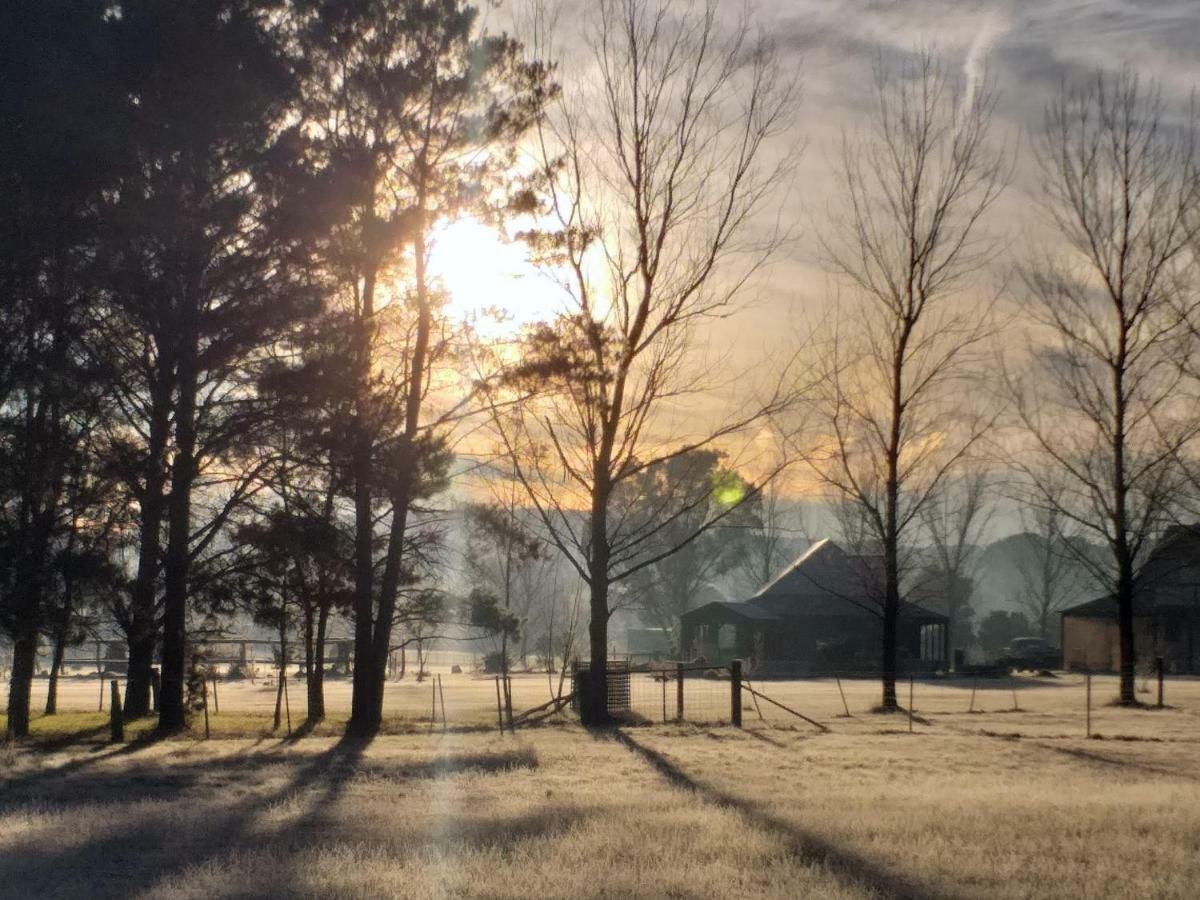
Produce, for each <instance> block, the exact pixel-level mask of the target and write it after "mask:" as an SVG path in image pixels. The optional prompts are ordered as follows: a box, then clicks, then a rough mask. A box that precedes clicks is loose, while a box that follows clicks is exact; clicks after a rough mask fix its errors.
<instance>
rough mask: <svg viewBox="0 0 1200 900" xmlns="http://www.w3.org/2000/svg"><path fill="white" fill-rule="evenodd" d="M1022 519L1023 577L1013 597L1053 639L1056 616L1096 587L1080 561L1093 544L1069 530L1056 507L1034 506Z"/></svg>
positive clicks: (1044, 634)
mask: <svg viewBox="0 0 1200 900" xmlns="http://www.w3.org/2000/svg"><path fill="white" fill-rule="evenodd" d="M1021 518H1022V520H1023V522H1024V533H1023V535H1022V536H1023V538H1024V540H1023V541H1022V543H1021V546H1020V547H1019V549H1020V555H1019V556H1018V558H1017V571H1018V573H1019V575H1020V579H1021V580H1020V584H1019V586H1018V587H1017V589H1016V592H1015V593H1014V596H1013V600H1014V601H1015V602H1016V604H1017V606H1018V607H1020V609H1021V611H1022V612H1023V613H1025V615H1027V616H1028V617H1029V621H1030V622H1031V623H1032V624H1033V625H1034V627H1035V628H1036V629H1037V633H1038V635H1039V636H1040V637H1042V638H1045V639H1046V640H1053V639H1054V637H1053V635H1052V627H1051V626H1052V623H1053V620H1054V617H1055V616H1057V615H1058V614H1059V613H1061V612H1062V611H1063V610H1064V609H1066V608H1067V607H1069V606H1071V605H1073V604H1075V603H1079V602H1081V601H1082V600H1084V599H1086V598H1087V596H1088V591H1090V590H1096V589H1097V588H1096V587H1095V582H1094V580H1093V579H1092V578H1091V577H1090V573H1089V572H1088V570H1087V569H1086V568H1085V567H1084V566H1083V565H1082V564H1081V563H1080V561H1079V557H1080V556H1081V555H1085V554H1087V551H1088V550H1089V549H1090V548H1091V547H1092V546H1093V545H1090V544H1083V543H1081V542H1079V541H1078V539H1077V538H1075V537H1074V536H1073V535H1072V534H1071V533H1070V531H1069V530H1068V529H1069V527H1070V523H1069V522H1068V521H1067V520H1066V518H1065V517H1064V516H1063V515H1062V513H1060V512H1059V511H1058V510H1057V509H1055V508H1054V507H1053V506H1043V507H1032V508H1030V509H1028V510H1024V511H1022V516H1021ZM1088 555H1090V554H1088Z"/></svg>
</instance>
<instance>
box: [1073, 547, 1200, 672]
mask: <svg viewBox="0 0 1200 900" xmlns="http://www.w3.org/2000/svg"><path fill="white" fill-rule="evenodd" d="M1133 645H1134V652H1135V654H1136V655H1137V658H1138V659H1139V660H1147V659H1154V658H1155V657H1159V656H1161V657H1162V658H1163V666H1164V668H1165V669H1166V671H1168V672H1176V673H1192V674H1195V673H1197V672H1200V525H1188V526H1183V525H1180V526H1176V527H1174V528H1171V529H1169V530H1168V531H1167V533H1166V534H1165V535H1164V536H1163V538H1162V540H1161V541H1159V542H1158V544H1157V545H1156V546H1155V548H1154V550H1153V551H1152V552H1151V554H1150V557H1149V558H1148V559H1147V560H1146V562H1145V564H1144V565H1143V566H1142V567H1141V569H1140V571H1139V572H1138V575H1137V578H1136V580H1135V582H1134V598H1133ZM1062 648H1063V665H1064V667H1066V668H1067V669H1077V670H1083V671H1091V672H1115V671H1117V669H1118V668H1119V667H1120V663H1121V644H1120V630H1119V628H1118V625H1117V598H1116V597H1115V596H1111V595H1110V596H1107V597H1099V598H1097V599H1095V600H1089V601H1088V602H1086V603H1081V604H1079V605H1078V606H1073V607H1071V608H1070V609H1067V610H1064V611H1063V613H1062Z"/></svg>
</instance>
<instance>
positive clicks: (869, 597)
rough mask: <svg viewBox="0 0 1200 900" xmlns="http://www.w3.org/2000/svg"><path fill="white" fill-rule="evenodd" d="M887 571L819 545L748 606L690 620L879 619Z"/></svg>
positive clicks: (702, 612)
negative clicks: (848, 617)
mask: <svg viewBox="0 0 1200 900" xmlns="http://www.w3.org/2000/svg"><path fill="white" fill-rule="evenodd" d="M882 571H883V566H882V565H881V561H880V560H879V558H878V557H873V556H856V555H853V554H850V553H847V552H846V551H844V550H843V549H842V548H841V547H839V546H838V545H837V544H835V543H834V542H833V541H830V540H823V541H818V542H817V543H815V544H813V545H812V546H811V547H809V548H808V550H806V551H805V552H804V553H803V554H802V555H801V556H800V558H799V559H797V560H796V561H795V562H793V563H792V564H791V565H790V566H788V567H787V568H786V569H784V570H783V572H782V573H781V574H780V575H779V576H778V577H777V578H775V579H774V580H773V581H771V582H770V583H769V584H767V585H766V586H765V587H764V588H762V589H761V590H760V591H758V592H757V593H756V594H755V595H754V596H752V597H751V598H750V599H749V600H747V601H746V602H745V603H726V602H714V603H707V604H704V605H703V606H699V607H697V608H695V609H693V610H691V611H690V612H688V613H687V614H686V615H685V616H684V618H697V619H700V618H710V617H712V616H714V615H720V614H724V615H725V616H729V617H737V618H740V619H742V620H745V621H756V622H761V621H786V620H795V619H806V618H811V617H817V616H820V617H838V618H842V617H845V616H854V617H864V618H866V617H870V618H878V616H879V612H880V608H881V605H882V604H881V601H882V597H883V592H882V590H881V589H880V585H881V584H882ZM900 615H901V616H903V617H904V618H905V619H906V620H908V621H913V620H914V619H915V620H918V621H924V622H945V621H947V620H946V617H945V616H943V615H942V614H941V613H936V612H932V611H931V610H927V609H925V608H923V607H921V606H918V605H916V604H914V603H907V602H903V601H902V602H901V604H900Z"/></svg>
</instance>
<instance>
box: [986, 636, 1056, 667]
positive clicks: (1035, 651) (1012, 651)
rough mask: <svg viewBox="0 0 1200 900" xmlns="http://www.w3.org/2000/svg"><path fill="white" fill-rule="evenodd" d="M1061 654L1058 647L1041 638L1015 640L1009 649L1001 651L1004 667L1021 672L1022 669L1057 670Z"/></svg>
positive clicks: (1001, 660)
mask: <svg viewBox="0 0 1200 900" xmlns="http://www.w3.org/2000/svg"><path fill="white" fill-rule="evenodd" d="M1060 658H1061V654H1060V653H1059V650H1058V648H1057V647H1055V646H1054V645H1053V644H1051V643H1050V642H1049V641H1047V640H1045V639H1043V638H1040V637H1019V638H1013V639H1012V642H1011V643H1009V645H1008V646H1007V647H1005V648H1004V649H1003V650H1001V651H1000V660H999V662H1001V663H1002V664H1003V665H1005V666H1007V667H1008V668H1010V669H1015V670H1017V671H1018V672H1020V671H1021V670H1022V669H1029V670H1032V671H1035V672H1036V671H1039V670H1041V669H1057V668H1058V667H1059V661H1060Z"/></svg>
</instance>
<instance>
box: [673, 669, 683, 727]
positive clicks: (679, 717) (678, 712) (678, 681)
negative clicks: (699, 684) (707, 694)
mask: <svg viewBox="0 0 1200 900" xmlns="http://www.w3.org/2000/svg"><path fill="white" fill-rule="evenodd" d="M675 721H676V722H682V721H683V663H676V664H675Z"/></svg>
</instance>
